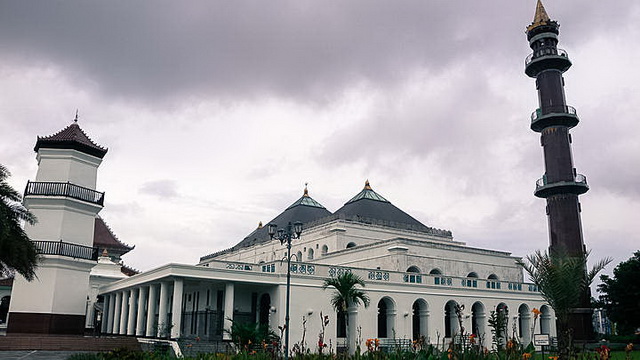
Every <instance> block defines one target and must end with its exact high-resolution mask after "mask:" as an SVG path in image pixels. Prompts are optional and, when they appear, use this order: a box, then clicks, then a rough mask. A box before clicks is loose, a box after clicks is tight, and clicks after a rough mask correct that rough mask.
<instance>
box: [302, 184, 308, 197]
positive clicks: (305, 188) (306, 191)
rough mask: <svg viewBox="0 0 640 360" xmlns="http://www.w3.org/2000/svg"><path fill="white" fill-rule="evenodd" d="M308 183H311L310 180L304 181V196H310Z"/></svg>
mask: <svg viewBox="0 0 640 360" xmlns="http://www.w3.org/2000/svg"><path fill="white" fill-rule="evenodd" d="M307 185H309V183H308V182H306V183H304V193H303V194H302V196H306V197H309V190H308V189H307Z"/></svg>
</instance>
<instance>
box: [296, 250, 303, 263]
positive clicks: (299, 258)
mask: <svg viewBox="0 0 640 360" xmlns="http://www.w3.org/2000/svg"><path fill="white" fill-rule="evenodd" d="M296 261H302V251H298V252H297V253H296Z"/></svg>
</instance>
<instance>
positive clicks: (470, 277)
mask: <svg viewBox="0 0 640 360" xmlns="http://www.w3.org/2000/svg"><path fill="white" fill-rule="evenodd" d="M477 278H478V274H476V273H475V272H470V273H469V274H467V279H466V280H465V279H462V286H467V287H478V280H476V279H477Z"/></svg>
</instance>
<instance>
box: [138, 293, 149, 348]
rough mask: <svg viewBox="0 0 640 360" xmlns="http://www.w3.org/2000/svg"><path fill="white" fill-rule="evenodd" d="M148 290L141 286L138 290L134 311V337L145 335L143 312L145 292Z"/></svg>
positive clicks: (145, 300)
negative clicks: (136, 305)
mask: <svg viewBox="0 0 640 360" xmlns="http://www.w3.org/2000/svg"><path fill="white" fill-rule="evenodd" d="M148 291H149V288H148V287H146V286H141V287H139V288H138V310H137V311H136V336H144V335H145V327H144V326H145V323H144V314H145V312H144V310H145V305H146V304H147V292H148Z"/></svg>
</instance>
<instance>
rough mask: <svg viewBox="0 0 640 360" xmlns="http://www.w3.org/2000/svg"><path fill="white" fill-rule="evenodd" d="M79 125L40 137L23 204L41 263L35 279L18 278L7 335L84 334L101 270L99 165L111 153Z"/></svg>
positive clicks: (12, 296) (74, 123)
mask: <svg viewBox="0 0 640 360" xmlns="http://www.w3.org/2000/svg"><path fill="white" fill-rule="evenodd" d="M77 120H78V118H77V115H76V119H75V120H74V122H73V123H72V124H71V125H69V126H68V127H66V128H65V129H63V130H61V131H59V132H58V133H56V134H54V135H51V136H46V137H38V140H37V142H36V146H35V148H34V150H35V151H36V153H37V156H36V159H37V160H38V172H37V174H36V179H35V181H33V182H31V181H30V182H28V183H27V187H26V189H25V193H24V205H25V207H26V208H27V209H29V210H30V211H31V212H32V213H33V214H34V215H35V216H36V217H37V218H38V222H37V223H36V224H35V225H28V224H27V225H26V227H25V232H26V233H27V235H28V236H29V238H30V239H31V240H32V241H33V242H35V243H36V246H37V247H38V249H39V250H40V253H41V254H42V260H41V262H40V263H39V265H38V269H37V270H36V278H35V279H34V280H33V281H31V282H28V281H26V280H25V279H24V278H23V277H21V276H19V275H16V279H15V282H14V286H13V289H12V292H11V303H10V308H9V319H8V322H9V323H8V327H7V332H8V333H42V334H83V333H84V330H85V329H84V324H85V312H86V306H87V293H88V289H89V274H90V272H91V268H92V267H93V266H95V265H96V260H97V257H98V253H97V249H96V248H94V247H93V235H94V223H95V218H96V215H97V214H98V212H99V211H100V210H102V205H103V200H104V193H101V192H97V191H96V190H95V188H96V178H97V172H98V166H100V163H101V162H102V158H103V157H104V155H105V154H106V153H107V149H105V148H102V147H100V146H99V145H97V144H95V143H94V142H93V141H91V139H89V137H88V136H87V135H86V134H85V133H84V131H82V129H80V126H79V125H78V123H77Z"/></svg>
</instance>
